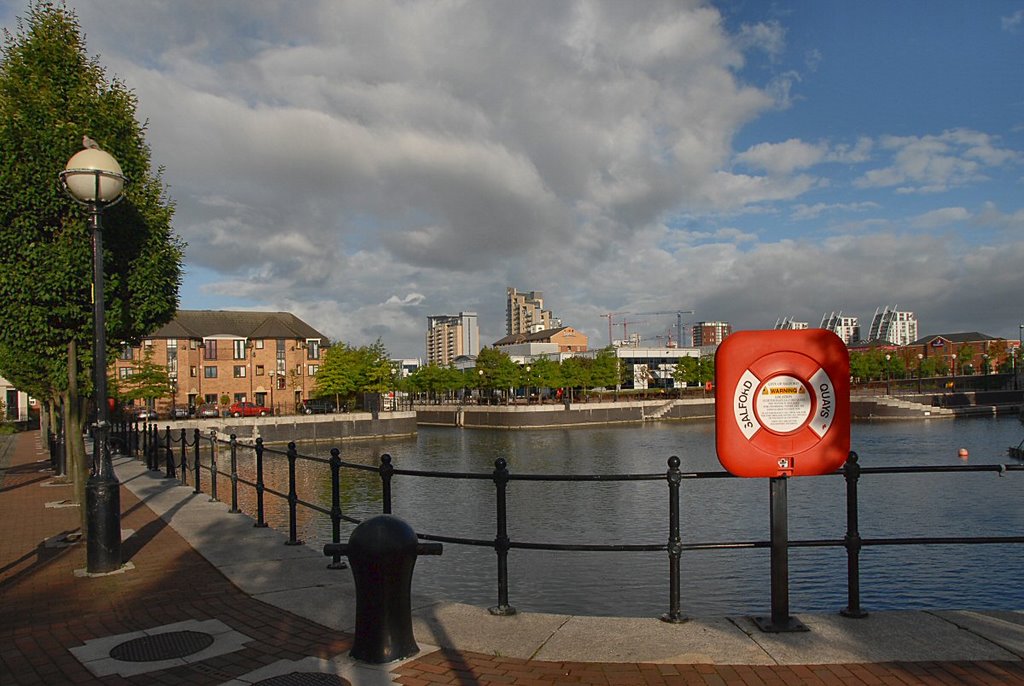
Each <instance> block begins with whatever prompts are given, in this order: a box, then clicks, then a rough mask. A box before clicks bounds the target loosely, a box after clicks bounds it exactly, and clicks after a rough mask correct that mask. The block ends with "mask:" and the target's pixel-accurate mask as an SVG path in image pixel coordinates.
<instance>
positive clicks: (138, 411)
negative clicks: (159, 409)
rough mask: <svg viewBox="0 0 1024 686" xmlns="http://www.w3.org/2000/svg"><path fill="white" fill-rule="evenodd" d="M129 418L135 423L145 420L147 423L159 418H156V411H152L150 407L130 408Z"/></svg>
mask: <svg viewBox="0 0 1024 686" xmlns="http://www.w3.org/2000/svg"><path fill="white" fill-rule="evenodd" d="M131 418H132V419H134V420H136V421H140V422H142V421H147V420H148V421H153V420H154V419H159V417H158V416H157V413H156V410H154V409H153V408H151V407H135V408H132V411H131Z"/></svg>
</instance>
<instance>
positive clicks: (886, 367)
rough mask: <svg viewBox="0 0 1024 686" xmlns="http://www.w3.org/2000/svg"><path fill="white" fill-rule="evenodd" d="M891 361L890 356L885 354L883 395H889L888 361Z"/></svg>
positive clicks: (889, 374)
mask: <svg viewBox="0 0 1024 686" xmlns="http://www.w3.org/2000/svg"><path fill="white" fill-rule="evenodd" d="M891 359H892V355H890V354H889V353H886V354H885V394H886V395H891V391H890V382H891V380H892V370H891V369H890V368H889V360H891Z"/></svg>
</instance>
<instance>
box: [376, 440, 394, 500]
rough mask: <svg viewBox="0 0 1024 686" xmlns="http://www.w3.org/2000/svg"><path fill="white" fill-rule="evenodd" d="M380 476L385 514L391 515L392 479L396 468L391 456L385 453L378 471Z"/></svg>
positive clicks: (381, 496)
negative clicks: (392, 463)
mask: <svg viewBox="0 0 1024 686" xmlns="http://www.w3.org/2000/svg"><path fill="white" fill-rule="evenodd" d="M377 471H378V473H379V474H380V499H381V505H382V506H383V509H384V514H391V477H392V476H393V475H394V473H395V468H394V467H393V466H392V465H391V456H390V455H388V454H387V453H384V454H383V455H381V456H380V467H379V468H378V469H377Z"/></svg>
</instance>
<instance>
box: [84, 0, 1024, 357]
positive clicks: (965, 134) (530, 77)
mask: <svg viewBox="0 0 1024 686" xmlns="http://www.w3.org/2000/svg"><path fill="white" fill-rule="evenodd" d="M76 9H77V10H78V12H79V15H80V17H81V23H82V26H83V31H84V32H85V34H86V36H87V39H88V48H89V51H90V53H94V54H99V55H100V57H101V61H102V62H103V64H105V65H107V66H108V68H109V71H110V72H111V73H113V74H116V75H117V76H119V77H120V78H122V79H123V80H124V81H125V82H126V83H127V84H128V86H129V87H131V88H133V89H134V90H135V91H136V93H137V95H138V102H139V115H140V118H142V119H145V120H148V122H149V127H148V130H147V139H148V142H149V143H150V145H151V148H152V153H153V159H154V161H155V163H157V164H160V165H164V166H165V167H166V170H167V171H166V175H165V180H166V181H167V182H168V184H169V185H170V194H171V196H172V197H173V199H174V200H175V202H176V205H177V213H176V216H175V227H176V230H177V231H178V232H179V233H180V234H181V235H182V237H183V238H184V239H185V240H186V241H188V244H189V247H188V250H187V261H188V266H189V269H190V270H191V271H193V272H194V273H199V274H202V276H203V278H202V280H201V285H192V284H187V286H186V293H188V294H189V297H188V298H187V299H185V300H184V302H183V304H184V306H186V307H195V306H197V304H196V300H198V299H201V298H209V299H210V300H213V301H215V302H217V303H225V302H226V303H229V306H231V307H236V306H239V305H238V303H242V305H241V306H244V307H258V308H265V309H280V310H290V311H294V312H295V313H296V314H297V315H299V316H301V317H303V318H306V319H308V320H309V321H310V322H311V323H313V324H314V325H315V326H316V327H317V328H319V329H321V330H323V331H324V332H325V333H327V334H328V335H330V336H331V337H332V338H334V339H336V340H344V341H348V342H352V343H355V344H363V343H369V342H372V341H374V340H375V339H376V338H378V337H380V338H382V340H383V341H384V342H385V343H386V345H388V347H389V348H390V349H391V350H392V351H393V352H394V353H396V354H401V355H421V354H422V350H423V349H422V346H423V329H424V326H425V318H426V316H427V315H429V314H436V313H444V312H457V311H460V310H464V311H477V312H478V313H479V314H480V317H481V327H482V332H481V333H482V338H483V340H484V341H485V342H486V341H491V340H496V339H497V338H499V337H501V335H503V333H504V330H503V324H504V319H503V315H504V294H505V288H506V287H507V286H516V287H520V288H531V289H536V290H542V291H544V292H545V295H546V296H547V298H548V304H549V305H550V306H552V307H553V308H554V309H555V311H556V315H558V316H562V317H564V318H565V319H566V321H567V322H568V323H572V325H573V326H576V327H577V328H580V329H582V330H584V331H585V332H587V333H588V334H590V335H591V336H592V337H593V338H594V339H595V340H599V341H602V340H604V338H605V337H606V335H607V331H606V321H605V320H603V319H601V318H600V317H599V314H600V313H601V312H607V311H612V310H617V309H623V308H624V307H625V309H636V308H633V306H632V303H637V302H642V303H650V306H645V307H644V308H643V309H644V310H659V309H672V308H683V309H695V310H698V313H699V314H698V316H700V317H708V318H715V319H718V318H722V319H729V320H732V321H734V323H735V324H736V325H737V326H739V327H752V326H760V325H770V324H771V323H772V322H774V320H775V318H776V317H778V316H781V315H787V314H791V315H793V316H798V317H800V318H804V319H808V320H811V321H813V320H817V319H818V318H820V315H821V312H822V311H824V310H832V309H839V308H842V309H844V310H847V311H852V310H855V309H856V308H858V307H862V308H863V309H865V310H867V311H873V309H874V307H876V306H877V305H878V304H879V303H884V302H892V301H894V300H898V301H899V302H900V303H901V304H903V303H914V302H915V301H918V302H921V303H925V304H922V305H920V306H915V309H921V310H922V311H923V312H926V313H928V314H934V315H935V316H939V315H940V314H941V313H938V308H935V313H933V312H931V311H929V310H927V309H926V308H932V305H931V303H933V302H943V303H944V305H947V306H949V305H952V304H955V303H956V298H957V297H958V296H957V295H956V294H950V295H943V296H942V297H937V296H936V293H943V294H947V293H948V292H949V291H950V290H951V289H959V288H960V287H961V285H966V284H973V283H979V282H980V281H981V280H982V279H983V277H984V276H985V273H984V272H985V270H986V269H991V268H993V267H994V266H999V265H1003V264H1005V263H1006V260H1007V259H1008V255H1010V254H1014V250H1015V249H1016V248H1015V246H1016V243H1015V242H1014V241H1015V235H1016V234H1015V233H1014V232H1015V231H1019V230H1020V229H1021V228H1024V219H1022V218H1021V216H1020V214H1021V211H1018V210H1017V209H1016V208H1015V207H1011V206H1010V205H1009V201H1006V200H1003V201H1002V205H1003V207H1002V209H1000V208H998V207H997V206H996V205H995V201H994V200H993V201H992V203H991V204H988V205H986V204H985V201H986V200H989V199H990V198H989V197H987V196H986V197H979V198H976V199H965V198H960V197H957V198H945V197H944V196H940V195H938V194H933V195H930V196H923V195H922V193H923V192H925V191H938V190H942V189H963V188H964V187H966V186H968V185H980V184H981V183H982V182H983V181H985V180H986V178H987V177H989V176H991V175H994V174H997V173H999V172H1000V171H1004V170H1005V169H1007V168H1010V167H1012V165H1014V164H1016V163H1017V162H1018V161H1019V160H1018V153H1017V152H1016V151H1015V150H1013V149H1012V145H1010V144H1009V143H1005V142H1004V141H1003V140H1002V139H1001V138H998V137H996V136H994V135H990V134H987V133H984V132H981V131H976V130H972V129H950V130H948V131H929V130H927V129H925V128H923V127H924V126H925V125H924V124H919V125H920V126H921V127H922V128H921V129H920V130H921V133H919V134H918V135H903V136H899V137H897V136H881V135H879V134H878V132H879V131H884V130H886V129H884V128H877V127H876V128H871V127H870V126H869V125H868V123H864V124H863V126H862V125H861V123H860V122H857V124H858V125H857V126H856V127H852V128H848V129H845V130H842V131H837V132H836V133H835V134H833V133H832V132H831V131H832V130H831V128H821V129H818V130H823V131H829V133H828V134H827V135H828V136H830V137H832V136H834V138H830V139H826V138H816V137H815V135H812V134H803V135H804V138H806V139H807V140H805V139H804V138H801V135H802V134H801V131H803V130H804V129H803V128H802V126H803V122H805V121H808V122H813V118H812V117H813V111H814V108H815V107H816V106H817V105H818V103H817V102H810V103H805V101H803V100H802V98H805V97H807V96H808V94H813V93H814V91H815V88H816V87H817V85H816V82H814V79H815V78H820V75H821V74H824V73H825V72H826V68H831V67H833V66H834V64H833V63H832V62H831V61H830V60H834V59H835V56H834V55H832V54H830V53H829V50H828V47H827V46H825V48H824V51H822V50H819V49H817V48H816V47H815V46H814V45H812V44H810V43H806V41H805V40H804V39H803V37H801V40H800V43H799V45H800V51H801V52H800V55H798V56H796V58H795V59H794V57H793V56H792V55H788V54H787V50H789V45H788V42H787V41H788V36H787V34H788V33H789V32H791V31H793V30H794V29H793V28H792V26H791V25H789V24H787V23H786V22H785V19H784V18H780V20H779V21H768V22H758V21H753V20H752V21H746V22H741V23H739V25H738V26H739V27H738V28H737V29H736V30H735V31H734V32H733V33H730V32H729V30H728V28H727V27H728V26H730V24H729V22H728V21H727V19H726V18H723V16H722V14H721V13H720V12H719V11H718V10H717V9H716V8H715V7H714V6H711V5H708V4H706V3H704V2H700V1H698V0H678V1H676V0H652V1H651V2H645V3H640V4H637V3H622V2H617V1H609V2H601V1H593V2H576V3H572V4H569V3H550V2H543V1H534V0H524V2H516V3H501V2H487V1H481V2H471V3H468V2H449V3H406V2H401V1H398V0H351V1H349V2H344V3H337V2H326V1H317V0H309V1H308V2H305V3H302V10H301V11H296V9H295V8H294V7H292V6H291V5H281V6H280V7H278V6H277V5H274V4H272V3H271V4H268V3H252V2H244V1H241V0H220V1H218V2H215V3H211V2H208V1H207V0H179V2H175V3H161V2H152V1H150V2H145V1H140V0H102V1H100V0H78V1H77V2H76ZM775 16H780V15H775ZM1014 16H1016V15H1014ZM805 43H806V45H805ZM794 66H797V68H800V69H806V70H808V72H811V73H798V72H796V71H794ZM815 68H817V71H815ZM758 78H760V79H762V80H761V82H758V81H757V79H758ZM805 79H806V81H805ZM819 97H820V96H819ZM805 104H806V107H807V109H805V110H800V108H801V107H804V106H805ZM984 105H985V104H984V103H980V104H979V107H984ZM786 108H790V111H793V112H796V111H798V110H800V114H801V117H807V119H798V120H793V121H795V122H797V123H796V125H793V122H791V121H788V120H786V119H785V117H786V115H787V112H785V111H784V110H785V109H786ZM769 112H770V113H771V119H772V122H769V124H779V126H778V128H773V126H771V125H769V126H767V127H765V128H764V129H761V128H760V127H758V128H756V129H755V127H751V126H750V124H752V123H754V122H758V119H759V117H762V115H765V114H766V113H769ZM758 123H759V124H760V122H758ZM828 124H829V125H831V124H832V122H828ZM915 124H918V123H917V122H908V123H907V128H904V129H901V130H909V131H913V130H914V129H913V128H911V127H912V126H913V125H915ZM755 130H756V131H766V130H767V131H773V132H774V131H783V132H784V133H780V134H778V135H777V136H774V137H772V136H769V135H767V134H765V135H764V136H763V137H762V138H756V137H755V138H751V137H750V136H751V132H752V131H755ZM868 131H871V132H872V133H871V135H867V133H866V132H868ZM818 135H826V134H818ZM741 136H742V140H744V141H753V143H752V144H748V143H746V142H745V143H744V144H743V147H744V149H743V150H742V151H740V152H737V151H736V150H735V149H734V146H735V141H736V140H739V139H740V137H741ZM843 136H845V138H841V137H843ZM765 140H771V141H773V142H758V141H765ZM836 140H838V141H839V142H836ZM894 189H895V190H897V191H901V190H902V191H906V195H904V196H902V197H901V196H899V195H897V194H896V193H893V192H892V191H893V190H894ZM940 199H941V201H940ZM910 201H916V202H910ZM902 202H905V203H907V204H906V205H905V206H904V205H901V203H902ZM954 205H955V206H963V207H965V208H978V207H981V208H982V210H980V211H975V212H974V213H973V215H974V216H968V217H963V218H962V220H958V219H957V217H956V216H954V214H953V212H951V211H955V210H958V209H959V207H952V206H954ZM904 207H910V208H911V209H904ZM964 212H967V210H964ZM893 217H897V219H894V218H893ZM906 217H916V220H914V221H916V222H918V226H926V225H929V224H931V225H937V224H938V223H939V222H940V220H941V221H950V220H952V221H967V222H970V225H971V227H973V228H975V229H976V234H977V233H985V234H986V235H987V234H998V235H1000V236H1001V237H1002V240H1003V241H1004V242H1006V243H1007V244H1008V245H1009V246H1010V248H1011V249H1010V250H1007V251H1004V253H1000V252H999V251H997V252H996V254H989V253H987V252H984V251H981V250H980V249H975V248H973V247H972V246H965V245H961V244H955V241H954V238H953V237H949V236H938V235H931V234H929V233H928V232H920V231H919V232H917V234H921V233H924V234H925V235H924V237H923V238H922V237H921V236H920V235H915V236H914V237H913V238H907V237H905V236H902V235H900V234H899V233H898V231H899V230H900V229H905V227H906V225H907V223H908V220H907V219H906ZM826 220H827V221H826ZM950 233H955V232H950ZM1017 254H1018V256H1019V252H1018V253H1017ZM908 255H921V256H923V259H925V260H926V261H928V265H927V266H926V267H927V268H926V267H925V266H919V264H918V262H916V261H915V262H913V264H910V263H908V261H907V256H908ZM964 255H971V260H963V259H961V258H962V256H964ZM809 266H813V267H814V269H810V268H809ZM823 269H824V271H822V270H823ZM822 274H824V275H822ZM200 290H202V291H203V292H201V293H200V292H199V291H200ZM997 290H998V289H997ZM194 293H195V294H196V295H195V296H193V294H194ZM212 294H220V295H219V296H217V297H219V298H221V300H219V301H216V300H215V298H214V297H213V295H212ZM193 297H194V298H195V299H193ZM203 302H205V300H204V301H203ZM1008 302H1009V300H1008ZM794 303H801V304H802V307H803V308H805V310H807V311H806V312H805V313H804V314H803V315H801V313H800V311H799V308H795V307H794ZM215 306H223V305H220V304H217V305H215ZM995 309H997V308H994V309H993V311H995ZM941 316H947V315H946V314H941ZM993 316H994V315H993ZM976 328H984V327H983V326H982V324H980V323H979V324H978V325H977V327H976Z"/></svg>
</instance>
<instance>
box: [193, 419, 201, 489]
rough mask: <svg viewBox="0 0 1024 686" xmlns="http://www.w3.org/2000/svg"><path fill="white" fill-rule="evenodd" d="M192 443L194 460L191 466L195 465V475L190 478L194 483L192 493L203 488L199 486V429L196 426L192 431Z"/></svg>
mask: <svg viewBox="0 0 1024 686" xmlns="http://www.w3.org/2000/svg"><path fill="white" fill-rule="evenodd" d="M192 445H193V446H194V447H195V450H194V451H193V454H194V455H195V460H196V461H195V464H194V465H193V467H195V470H196V473H195V477H193V479H192V481H194V482H195V485H196V487H195V490H194V491H193V492H194V493H202V492H203V489H202V487H201V484H200V483H199V429H198V428H196V429H195V430H194V431H193V433H192Z"/></svg>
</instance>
